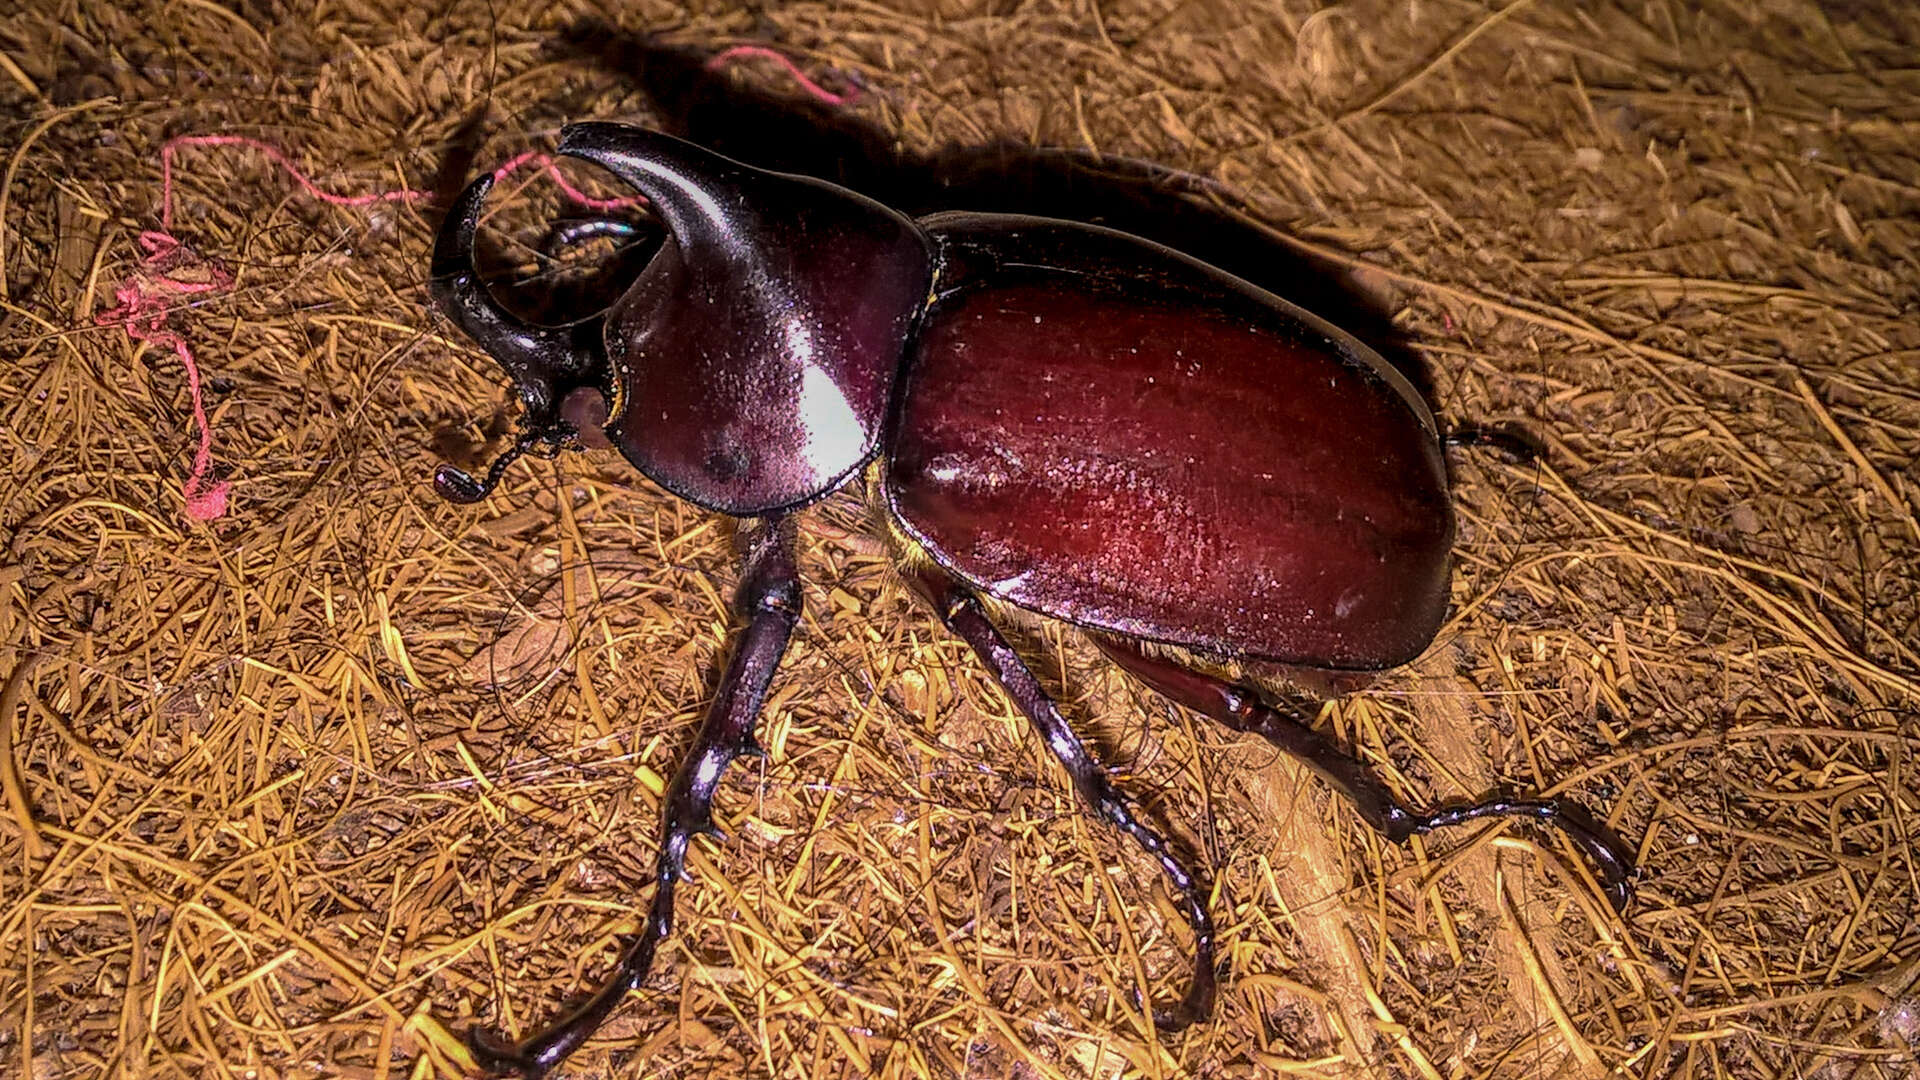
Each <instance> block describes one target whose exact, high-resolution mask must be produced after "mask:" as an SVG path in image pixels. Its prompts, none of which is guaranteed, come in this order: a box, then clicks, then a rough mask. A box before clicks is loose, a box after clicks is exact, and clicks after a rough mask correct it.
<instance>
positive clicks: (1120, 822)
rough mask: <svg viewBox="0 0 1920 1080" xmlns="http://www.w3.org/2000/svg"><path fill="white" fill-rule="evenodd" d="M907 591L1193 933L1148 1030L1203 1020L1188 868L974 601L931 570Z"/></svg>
mask: <svg viewBox="0 0 1920 1080" xmlns="http://www.w3.org/2000/svg"><path fill="white" fill-rule="evenodd" d="M908 584H909V585H911V586H912V587H913V589H914V590H915V591H916V592H918V593H919V594H920V596H921V597H922V598H923V599H925V600H926V601H927V603H928V604H929V605H930V606H931V607H932V608H933V610H934V611H935V612H937V613H938V614H939V615H940V620H941V622H943V623H945V624H946V627H947V629H949V630H951V631H953V633H954V634H955V635H956V636H958V637H959V638H960V639H961V640H962V641H965V642H966V643H967V644H968V645H971V646H972V647H973V651H974V652H975V653H976V654H978V655H979V657H980V660H981V662H982V663H984V664H985V665H986V666H987V670H988V671H990V672H992V673H993V676H994V678H995V679H997V680H998V681H999V683H1000V686H1001V688H1002V689H1003V690H1005V691H1006V693H1007V696H1008V697H1009V698H1011V699H1013V703H1014V704H1015V705H1017V706H1019V708H1020V711H1021V712H1023V713H1025V714H1026V716H1027V719H1029V720H1031V721H1032V722H1033V726H1034V727H1035V728H1036V729H1038V731H1039V732H1040V736H1041V739H1042V741H1044V742H1045V743H1046V744H1047V749H1049V750H1051V751H1053V756H1054V757H1055V758H1057V759H1059V761H1060V764H1061V765H1062V766H1064V767H1065V768H1066V770H1067V774H1068V775H1069V776H1070V777H1072V779H1073V786H1074V789H1075V790H1076V791H1078V792H1079V794H1080V798H1081V799H1082V800H1084V801H1085V802H1086V804H1087V805H1088V807H1090V808H1091V809H1092V810H1093V812H1094V814H1095V816H1097V817H1099V818H1100V820H1102V821H1104V822H1106V823H1107V824H1109V825H1112V826H1114V827H1115V828H1117V829H1119V830H1120V831H1122V832H1124V833H1126V834H1127V835H1128V836H1131V837H1132V838H1133V840H1134V843H1136V844H1138V845H1140V847H1141V849H1142V850H1144V851H1145V852H1146V853H1147V854H1148V855H1151V856H1153V858H1154V859H1155V860H1157V861H1158V862H1159V863H1160V868H1161V870H1163V871H1164V872H1165V873H1166V875H1167V879H1168V880H1169V881H1170V882H1171V883H1172V884H1173V888H1174V893H1175V896H1176V897H1177V899H1178V901H1179V903H1180V905H1181V907H1182V908H1184V909H1185V914H1186V916H1187V925H1188V926H1189V927H1191V928H1192V930H1193V940H1194V957H1193V978H1192V981H1190V982H1189V983H1188V984H1187V992H1186V994H1185V995H1184V996H1183V997H1182V998H1181V999H1180V1001H1179V1002H1177V1003H1176V1004H1174V1005H1173V1006H1171V1007H1170V1008H1165V1009H1155V1010H1153V1023H1154V1026H1155V1027H1156V1028H1158V1029H1160V1030H1161V1031H1168V1032H1172V1031H1179V1030H1180V1029H1182V1028H1185V1027H1188V1026H1190V1025H1191V1024H1193V1023H1194V1022H1195V1021H1197V1020H1200V1019H1201V1018H1203V1017H1205V1016H1206V1015H1207V1014H1208V1013H1210V1012H1212V1011H1213V997H1214V991H1215V987H1216V975H1215V972H1214V960H1213V915H1212V914H1211V913H1210V912H1208V910H1207V905H1206V901H1205V899H1203V896H1204V894H1205V892H1206V889H1205V887H1204V886H1202V885H1201V883H1200V880H1199V877H1198V875H1196V874H1194V872H1193V871H1191V870H1189V869H1188V868H1187V866H1186V864H1185V863H1184V862H1182V861H1181V859H1180V857H1179V856H1178V855H1176V854H1175V853H1174V851H1173V849H1172V847H1171V845H1169V844H1168V843H1167V841H1166V839H1165V838H1163V837H1162V836H1161V835H1160V834H1159V833H1156V832H1154V831H1153V830H1152V829H1151V828H1149V827H1148V826H1147V825H1146V824H1145V823H1143V822H1142V821H1141V820H1140V819H1139V818H1138V817H1136V816H1135V815H1134V812H1133V805H1132V803H1131V801H1130V800H1128V799H1127V797H1126V796H1125V795H1123V794H1121V793H1120V791H1119V790H1118V789H1117V788H1115V787H1114V786H1113V782H1112V781H1111V780H1110V779H1108V777H1107V771H1106V769H1105V768H1104V767H1103V766H1102V765H1101V764H1100V762H1099V761H1098V760H1096V759H1095V758H1094V756H1093V754H1092V752H1091V751H1089V750H1088V748H1087V745H1086V743H1084V742H1083V741H1081V739H1080V737H1079V736H1078V735H1075V734H1074V732H1073V729H1072V728H1071V727H1070V726H1069V725H1068V724H1067V720H1066V717H1064V716H1062V715H1061V713H1060V708H1059V706H1058V705H1056V704H1054V701H1053V698H1052V697H1051V696H1050V695H1048V693H1047V692H1046V689H1045V688H1044V687H1042V686H1041V685H1040V681H1039V680H1038V679H1036V678H1035V677H1034V674H1033V671H1032V669H1031V668H1029V667H1027V664H1026V661H1024V660H1022V659H1020V656H1019V654H1018V653H1016V652H1014V650H1013V646H1011V645H1009V644H1008V643H1007V639H1006V638H1005V637H1004V636H1002V635H1001V633H1000V631H999V629H998V628H996V627H995V626H994V625H993V622H992V620H990V619H988V618H987V614H986V610H985V608H984V606H983V605H982V604H981V603H980V599H979V597H977V596H975V595H974V594H973V593H972V591H970V590H969V589H967V588H966V586H964V585H962V584H961V583H960V582H958V581H956V580H954V579H953V578H952V577H949V576H948V575H947V574H946V573H945V572H944V571H941V570H939V569H937V568H934V567H923V568H920V569H917V570H913V571H909V572H908Z"/></svg>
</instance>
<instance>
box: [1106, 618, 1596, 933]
mask: <svg viewBox="0 0 1920 1080" xmlns="http://www.w3.org/2000/svg"><path fill="white" fill-rule="evenodd" d="M1094 642H1095V644H1097V645H1098V646H1099V647H1100V650H1101V651H1102V652H1104V653H1106V654H1107V656H1108V657H1110V658H1111V659H1112V660H1113V662H1114V663H1116V664H1119V665H1120V666H1121V667H1122V668H1125V669H1126V670H1127V671H1129V672H1131V673H1132V674H1133V675H1134V676H1135V677H1136V678H1138V679H1139V680H1140V681H1141V682H1144V683H1146V684H1147V685H1148V686H1150V687H1152V688H1153V689H1155V690H1157V691H1159V692H1160V693H1161V694H1163V695H1165V696H1167V697H1168V698H1171V699H1172V700H1174V701H1176V702H1178V703H1179V704H1181V705H1185V706H1186V707H1187V708H1189V709H1192V710H1194V711H1195V712H1198V713H1201V714H1203V715H1206V716H1211V717H1213V718H1214V719H1215V720H1218V721H1220V722H1221V723H1223V724H1225V725H1227V726H1228V727H1231V728H1233V729H1234V730H1236V731H1245V732H1248V733H1251V734H1255V735H1259V736H1260V737H1261V738H1264V739H1266V740H1267V741H1268V742H1269V743H1272V744H1273V745H1274V746H1275V747H1276V748H1278V749H1280V750H1282V751H1285V752H1286V753H1287V754H1290V755H1292V756H1293V757H1295V758H1297V759H1299V760H1300V761H1301V762H1303V763H1304V764H1305V765H1306V766H1307V767H1308V768H1310V769H1312V770H1313V771H1314V772H1315V773H1317V774H1319V776H1320V777H1321V779H1323V780H1325V781H1327V782H1328V783H1329V784H1332V785H1333V787H1334V789H1335V790H1337V791H1339V792H1340V793H1341V794H1342V795H1344V796H1346V797H1347V801H1349V802H1351V803H1352V804H1353V807H1354V809H1355V810H1357V811H1359V813H1360V817H1361V819H1362V820H1364V821H1366V823H1367V824H1369V825H1371V826H1373V827H1374V829H1376V830H1378V831H1379V833H1380V834H1381V835H1382V836H1385V837H1386V838H1387V839H1388V840H1391V841H1393V842H1394V843H1396V844H1399V843H1405V842H1406V841H1407V840H1408V839H1409V838H1411V837H1414V836H1419V835H1421V834H1424V833H1428V832H1432V831H1433V830H1435V829H1442V828H1446V827H1448V826H1451V825H1462V824H1465V823H1467V822H1469V821H1478V820H1480V819H1482V818H1490V817H1529V818H1534V819H1536V820H1538V821H1541V822H1544V823H1547V824H1551V825H1554V826H1556V827H1557V828H1558V829H1559V830H1560V832H1561V834H1562V835H1564V836H1566V838H1567V839H1568V840H1570V841H1572V842H1573V845H1574V846H1575V847H1577V848H1579V849H1580V852H1581V854H1582V855H1584V856H1586V857H1587V859H1588V860H1589V861H1590V862H1592V864H1593V866H1594V869H1595V872H1596V875H1597V876H1598V879H1599V881H1600V887H1601V891H1602V893H1603V894H1604V895H1605V896H1606V898H1607V902H1608V903H1610V904H1612V905H1613V908H1614V910H1615V911H1624V910H1626V906H1627V902H1628V901H1629V900H1631V899H1632V897H1633V884H1632V877H1633V852H1632V851H1630V850H1629V849H1628V848H1627V846H1626V845H1625V844H1624V843H1622V842H1621V841H1620V839H1619V838H1618V837H1616V836H1614V834H1613V831H1612V830H1610V829H1608V828H1607V827H1606V826H1605V825H1603V824H1601V823H1600V822H1599V821H1597V820H1595V818H1594V817H1593V815H1592V814H1590V813H1588V812H1587V810H1586V808H1585V807H1583V806H1581V805H1580V804H1578V803H1575V802H1572V801H1570V800H1567V799H1528V800H1513V799H1488V800H1486V801H1484V802H1479V803H1474V804H1472V805H1469V806H1455V807H1445V808H1442V809H1439V810H1435V811H1432V812H1429V813H1424V814H1423V813H1421V812H1419V811H1417V810H1414V809H1413V808H1411V807H1409V806H1407V805H1406V804H1404V803H1402V802H1401V801H1400V800H1399V799H1398V798H1396V797H1395V796H1394V794H1393V792H1392V791H1390V790H1388V788H1387V786H1386V784H1385V783H1383V782H1382V781H1381V779H1380V777H1379V776H1378V775H1376V774H1375V773H1374V771H1373V770H1372V769H1370V768H1368V767H1367V765H1366V764H1365V763H1364V762H1362V761H1360V760H1359V759H1358V758H1355V757H1353V756H1352V755H1351V754H1348V753H1347V752H1346V751H1345V750H1343V749H1341V747H1340V745H1339V744H1338V743H1335V742H1334V741H1333V740H1332V739H1329V738H1327V737H1326V736H1325V735H1322V734H1320V733H1319V732H1317V731H1315V730H1313V729H1312V728H1311V727H1308V726H1307V724H1306V723H1305V722H1304V721H1303V720H1302V719H1301V718H1299V717H1295V716H1288V715H1286V714H1285V713H1283V712H1281V711H1280V710H1278V709H1275V708H1273V707H1272V706H1270V705H1267V704H1266V703H1264V702H1262V701H1261V700H1260V699H1259V697H1258V696H1257V695H1256V694H1255V693H1254V692H1253V691H1252V690H1249V689H1247V688H1245V687H1240V686H1235V685H1234V684H1233V683H1232V682H1230V681H1228V680H1226V679H1222V678H1219V677H1217V676H1214V675H1208V674H1206V673H1204V672H1199V671H1195V670H1193V669H1192V668H1189V667H1187V666H1186V665H1184V664H1180V663H1177V662H1175V661H1173V660H1168V659H1163V658H1161V657H1155V656H1148V655H1147V654H1146V653H1144V652H1142V651H1140V649H1139V647H1138V646H1136V645H1135V644H1134V643H1132V642H1130V641H1122V640H1120V639H1117V638H1113V637H1108V636H1104V635H1102V636H1098V637H1096V638H1095V639H1094Z"/></svg>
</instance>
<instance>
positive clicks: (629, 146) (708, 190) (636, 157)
mask: <svg viewBox="0 0 1920 1080" xmlns="http://www.w3.org/2000/svg"><path fill="white" fill-rule="evenodd" d="M559 151H560V153H562V154H566V155H568V156H570V157H577V158H581V159H583V160H586V161H591V162H593V163H594V164H596V165H599V166H600V167H602V168H604V169H606V170H607V171H608V172H611V173H613V174H614V175H615V176H618V177H619V178H620V179H622V180H625V181H626V182H627V183H628V184H630V185H632V186H633V188H634V189H635V190H637V191H639V192H640V193H642V194H644V195H645V196H646V197H647V198H648V200H649V201H651V202H652V203H653V208H654V212H655V213H656V214H657V215H658V216H659V217H660V219H661V221H662V222H663V223H664V224H665V225H666V226H667V231H668V232H670V233H672V234H673V239H674V242H675V243H677V244H679V245H680V247H681V248H682V249H683V250H685V249H692V248H700V247H705V246H708V245H710V244H725V243H727V242H728V241H729V240H730V239H731V240H733V242H735V243H737V242H738V239H737V238H743V237H753V236H758V235H759V234H760V233H761V231H762V230H761V214H762V212H763V211H765V210H766V209H767V208H769V207H776V206H780V205H783V204H784V202H785V200H784V199H782V198H780V197H779V196H778V195H776V194H773V193H771V192H768V191H764V190H761V189H764V188H768V187H770V186H772V187H778V186H783V182H784V183H791V181H790V180H789V178H787V177H785V176H781V175H780V174H777V173H767V172H763V171H761V170H759V169H745V168H742V167H741V166H740V165H739V164H738V163H736V162H734V161H732V160H730V159H728V158H724V157H721V156H720V155H718V154H716V153H714V152H713V151H711V150H707V149H705V148H704V147H700V146H695V145H694V144H692V143H689V142H686V141H684V140H682V139H676V138H674V137H673V136H671V135H665V134H662V133H660V132H658V131H649V130H647V129H646V128H641V127H634V126H633V125H631V124H615V123H607V122H604V121H590V122H588V123H583V124H570V125H568V126H567V129H566V130H565V131H563V132H561V135H560V146H559Z"/></svg>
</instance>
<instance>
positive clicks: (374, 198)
mask: <svg viewBox="0 0 1920 1080" xmlns="http://www.w3.org/2000/svg"><path fill="white" fill-rule="evenodd" d="M747 58H754V59H767V60H772V61H774V62H775V63H777V64H779V65H780V66H781V67H783V68H785V69H786V71H787V73H788V74H790V75H792V76H793V78H794V79H795V80H796V81H797V82H799V84H800V88H801V89H802V90H804V91H805V92H806V93H807V94H808V95H810V96H811V97H813V98H814V99H815V100H818V101H821V102H823V103H825V104H828V105H844V104H846V103H847V102H850V101H852V100H854V99H855V98H856V97H858V96H859V91H858V90H857V89H855V90H850V91H849V92H847V93H845V94H836V93H834V92H832V91H831V90H828V89H826V88H825V87H823V86H821V85H820V84H819V83H816V82H814V81H813V80H812V79H810V78H808V77H807V75H806V73H805V72H803V71H801V70H800V69H799V67H797V66H796V65H795V64H794V62H793V61H792V60H789V59H787V57H785V56H784V55H782V54H780V53H778V52H775V51H774V50H772V49H768V48H765V47H762V46H759V45H736V46H733V47H732V48H729V49H725V50H722V51H721V52H719V53H717V54H715V55H714V57H713V58H712V59H711V60H709V61H708V62H707V66H708V67H709V68H713V69H718V68H721V67H724V66H726V65H728V64H730V63H732V62H733V61H735V60H739V59H747ZM219 146H239V147H244V148H246V149H249V150H255V151H258V152H259V153H262V154H265V155H266V156H267V158H268V160H270V161H272V162H273V163H274V164H276V165H278V166H280V168H281V169H282V170H284V171H285V172H286V174H287V175H288V176H290V177H292V178H293V182H294V183H295V184H298V185H299V186H300V189H301V190H302V191H304V192H305V193H306V194H307V195H309V196H311V197H313V198H315V199H318V200H320V201H321V202H324V203H327V204H328V205H330V206H346V207H358V206H370V205H372V204H374V203H413V202H417V201H420V200H422V199H426V198H429V197H431V194H432V193H431V192H426V191H419V190H416V189H412V188H399V189H395V190H390V191H376V192H369V193H367V194H363V195H339V194H335V193H334V192H331V191H327V190H326V189H324V188H322V187H320V185H318V184H316V183H314V181H313V179H312V178H311V177H309V176H308V175H307V174H306V173H305V172H302V171H301V170H300V168H299V166H297V165H295V164H294V163H293V161H292V160H291V159H289V158H288V157H287V155H286V154H285V153H284V152H283V151H281V150H280V148H279V147H276V146H274V145H272V144H270V143H265V142H262V141H260V140H259V139H251V138H248V137H247V136H245V135H180V136H177V137H175V138H172V139H168V140H167V141H166V142H165V143H163V144H162V145H161V147H160V228H158V229H154V230H148V231H146V232H143V233H141V234H140V236H139V241H140V247H141V250H143V251H144V252H145V253H146V254H145V256H144V257H143V258H142V259H141V260H140V264H139V266H137V267H136V268H135V269H134V271H133V272H132V273H131V274H129V275H127V277H126V279H125V280H123V281H122V282H121V283H120V285H119V287H118V288H116V289H115V290H114V293H113V295H114V299H115V300H117V301H119V303H118V305H117V306H115V307H111V308H108V309H106V310H105V311H102V312H100V313H99V314H97V315H95V316H94V321H95V322H96V323H98V324H100V325H102V326H111V325H114V324H118V325H119V326H120V327H121V328H122V329H124V330H125V331H126V332H127V335H128V336H129V337H131V338H133V339H134V340H135V341H139V342H144V343H146V344H149V345H153V346H155V347H157V348H162V349H166V350H168V351H170V352H172V353H173V355H174V356H175V358H177V359H178V360H179V361H180V366H181V367H182V368H184V369H185V370H186V373H187V393H188V395H189V396H190V397H191V398H192V401H193V426H194V430H195V431H196V433H197V435H198V443H197V445H196V446H195V449H194V453H193V465H192V467H191V469H189V470H188V473H187V479H186V480H185V481H184V482H183V483H182V484H181V485H180V493H181V495H182V496H184V497H185V500H186V511H187V516H188V517H190V518H192V519H194V520H195V521H212V520H214V519H215V518H219V517H224V516H225V515H226V512H227V496H228V494H229V493H230V492H231V491H232V485H231V484H229V483H228V482H227V481H225V480H221V481H218V482H215V483H212V484H209V483H207V471H208V470H209V469H210V468H211V467H212V463H213V429H212V428H211V426H210V425H209V424H208V422H207V409H206V401H205V398H204V396H203V395H202V393H201V390H200V365H199V364H198V363H197V362H196V361H195V360H194V357H193V350H192V349H190V348H188V347H187V343H186V341H185V340H184V339H183V338H181V337H180V335H178V334H176V333H174V332H173V331H172V330H170V329H168V328H167V317H168V315H169V314H171V313H172V311H173V310H174V306H175V305H176V303H177V302H178V301H180V300H182V299H185V298H191V297H196V296H202V297H204V296H211V295H216V294H219V293H223V292H225V291H226V290H228V289H230V288H232V287H233V275H232V274H230V273H229V272H228V271H227V270H226V268H225V267H222V266H221V265H219V264H218V263H216V262H213V261H212V260H209V259H205V258H202V257H201V256H200V255H199V254H198V253H197V252H195V251H194V250H193V249H192V248H190V247H188V246H187V245H186V244H184V243H182V242H181V241H180V239H179V238H178V237H176V236H174V235H173V159H174V157H175V156H176V155H178V154H179V152H180V151H181V150H184V149H188V148H197V147H219ZM527 166H532V167H534V168H536V169H540V170H542V171H544V172H545V173H546V174H547V175H548V177H549V178H551V179H552V181H553V182H554V184H555V185H557V186H558V187H559V188H560V191H561V192H562V193H563V194H564V195H565V196H566V197H567V198H568V199H569V200H570V201H572V202H573V203H575V204H577V205H579V206H581V207H583V208H585V209H587V210H592V211H596V212H599V213H610V212H613V211H616V210H622V209H626V208H628V207H633V206H640V205H644V204H645V200H644V199H638V198H631V197H628V198H615V199H602V198H597V197H595V196H592V195H589V194H587V193H586V192H584V191H581V190H580V189H579V188H577V187H575V186H574V185H573V184H572V183H571V182H569V181H568V180H567V178H566V177H565V176H564V175H562V174H561V172H560V169H559V167H558V166H557V165H556V164H555V163H554V159H553V157H552V156H551V155H549V154H544V153H540V152H539V151H528V152H527V153H524V154H520V155H518V156H516V157H513V158H510V159H508V161H507V162H506V163H505V164H503V165H501V166H500V167H499V168H497V169H495V170H494V171H493V178H494V180H495V181H503V180H505V179H506V178H507V177H509V176H511V175H513V174H514V173H515V172H517V171H519V170H520V169H522V168H525V167H527Z"/></svg>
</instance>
